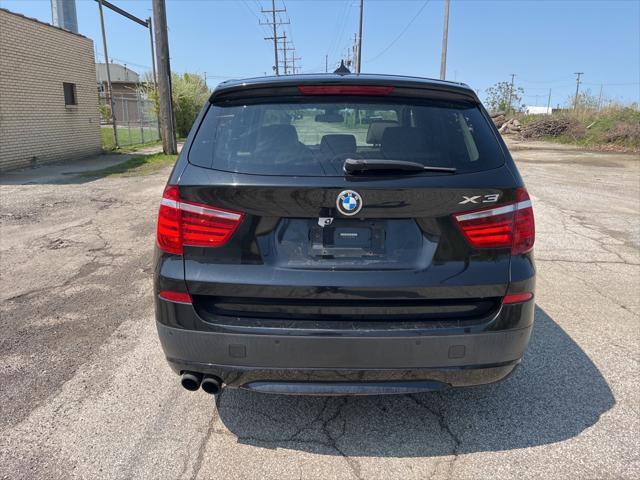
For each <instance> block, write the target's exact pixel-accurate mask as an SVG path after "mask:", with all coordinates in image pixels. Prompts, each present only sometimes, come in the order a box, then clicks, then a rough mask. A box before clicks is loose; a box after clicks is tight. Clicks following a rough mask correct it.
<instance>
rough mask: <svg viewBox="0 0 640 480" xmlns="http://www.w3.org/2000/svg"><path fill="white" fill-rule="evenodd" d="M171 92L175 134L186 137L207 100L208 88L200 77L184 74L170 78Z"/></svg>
mask: <svg viewBox="0 0 640 480" xmlns="http://www.w3.org/2000/svg"><path fill="white" fill-rule="evenodd" d="M171 90H172V95H173V109H174V115H175V118H176V133H177V135H178V136H179V137H186V136H187V135H188V134H189V130H191V126H192V125H193V122H195V120H196V117H197V116H198V113H199V112H200V109H201V108H202V106H203V105H204V104H205V102H206V101H207V99H208V98H209V88H207V84H206V83H205V82H204V79H203V78H202V77H201V76H200V75H197V74H193V73H185V74H184V75H177V74H173V75H172V76H171Z"/></svg>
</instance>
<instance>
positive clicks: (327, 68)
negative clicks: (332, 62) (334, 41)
mask: <svg viewBox="0 0 640 480" xmlns="http://www.w3.org/2000/svg"><path fill="white" fill-rule="evenodd" d="M324 73H329V54H326V55H325V56H324Z"/></svg>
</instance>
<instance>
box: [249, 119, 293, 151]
mask: <svg viewBox="0 0 640 480" xmlns="http://www.w3.org/2000/svg"><path fill="white" fill-rule="evenodd" d="M297 143H298V131H297V130H296V127H294V126H293V125H289V124H286V123H284V124H277V125H269V126H267V127H262V128H261V129H260V131H259V133H258V146H257V148H258V149H261V148H276V147H289V146H291V145H294V144H297Z"/></svg>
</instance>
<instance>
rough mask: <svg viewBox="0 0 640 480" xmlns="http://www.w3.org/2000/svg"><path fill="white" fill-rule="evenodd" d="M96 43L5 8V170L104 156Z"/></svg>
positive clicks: (0, 100) (0, 61) (0, 55)
mask: <svg viewBox="0 0 640 480" xmlns="http://www.w3.org/2000/svg"><path fill="white" fill-rule="evenodd" d="M94 64H95V59H94V56H93V42H92V41H91V40H90V39H89V38H87V37H84V36H82V35H79V34H77V33H71V32H69V31H67V30H63V29H61V28H58V27H54V26H53V25H49V24H48V23H43V22H40V21H38V20H35V19H32V18H27V17H25V16H23V15H18V14H15V13H12V12H10V11H8V10H5V9H0V171H3V170H8V169H12V168H18V167H24V166H29V165H31V166H35V165H38V164H40V163H47V162H53V161H60V160H69V159H75V158H81V157H85V156H89V155H93V154H96V153H100V152H101V141H100V114H99V110H98V96H97V94H96V83H95V78H96V77H95V66H94Z"/></svg>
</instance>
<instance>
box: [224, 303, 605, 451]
mask: <svg viewBox="0 0 640 480" xmlns="http://www.w3.org/2000/svg"><path fill="white" fill-rule="evenodd" d="M535 319H536V323H535V327H534V332H533V335H532V339H531V343H530V345H529V350H528V352H527V354H526V355H525V359H524V361H523V363H522V365H521V367H520V368H519V369H518V370H517V371H516V372H515V373H514V374H513V375H512V376H511V377H510V378H508V379H507V380H505V381H503V382H500V383H497V384H493V385H486V386H482V387H474V388H468V389H458V390H449V391H445V392H443V393H425V394H416V395H402V396H378V397H290V396H280V395H266V394H259V393H254V392H249V391H244V390H236V389H228V390H225V391H224V393H223V394H222V395H220V396H219V397H218V398H217V402H216V403H217V407H218V414H219V416H220V419H221V421H222V422H223V423H224V425H225V426H226V427H227V428H228V429H229V431H230V432H232V433H233V434H234V435H236V436H237V438H238V442H241V443H244V444H250V445H255V446H259V447H264V448H287V449H294V450H302V451H308V452H314V453H320V454H327V455H336V454H337V455H345V456H376V457H380V456H383V457H418V456H420V457H423V456H426V457H428V456H441V455H448V454H452V453H456V454H457V453H470V452H481V451H500V450H510V449H517V448H526V447H531V446H536V445H544V444H549V443H554V442H559V441H562V440H566V439H568V438H571V437H575V436H576V435H578V434H580V432H582V431H583V430H585V429H586V428H588V427H590V426H592V425H593V424H595V423H596V422H597V421H598V419H599V418H600V416H601V415H602V414H603V413H605V412H606V411H607V410H609V409H610V408H611V407H613V405H614V404H615V399H614V397H613V394H612V392H611V389H610V388H609V386H608V385H607V382H606V381H605V379H604V378H603V376H602V374H601V373H600V371H599V370H598V369H597V367H596V366H595V365H594V364H593V363H592V362H591V360H590V359H589V358H588V356H587V355H586V354H585V352H584V351H582V349H581V348H580V347H579V346H578V345H577V344H576V343H575V342H574V341H573V340H572V339H571V338H570V337H569V335H567V334H566V333H565V332H564V331H563V330H562V328H560V327H559V326H558V324H556V323H555V322H554V321H553V319H551V318H550V317H549V316H548V315H547V314H546V313H545V312H544V310H542V309H541V308H539V307H536V312H535Z"/></svg>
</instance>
